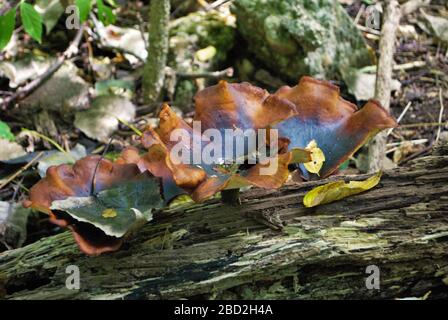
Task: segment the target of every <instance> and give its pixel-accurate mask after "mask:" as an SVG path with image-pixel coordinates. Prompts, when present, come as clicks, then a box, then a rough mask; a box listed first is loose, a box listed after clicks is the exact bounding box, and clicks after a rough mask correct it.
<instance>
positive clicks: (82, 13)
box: [75, 0, 92, 23]
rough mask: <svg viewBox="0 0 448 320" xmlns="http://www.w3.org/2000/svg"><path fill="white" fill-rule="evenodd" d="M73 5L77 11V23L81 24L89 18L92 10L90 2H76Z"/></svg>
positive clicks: (79, 0) (78, 0)
mask: <svg viewBox="0 0 448 320" xmlns="http://www.w3.org/2000/svg"><path fill="white" fill-rule="evenodd" d="M75 4H76V7H77V8H78V10H79V21H80V22H81V23H83V22H84V21H86V20H87V18H88V17H89V13H90V10H92V0H76V1H75Z"/></svg>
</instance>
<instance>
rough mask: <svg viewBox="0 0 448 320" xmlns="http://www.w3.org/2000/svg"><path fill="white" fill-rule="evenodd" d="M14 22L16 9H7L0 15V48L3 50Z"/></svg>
mask: <svg viewBox="0 0 448 320" xmlns="http://www.w3.org/2000/svg"><path fill="white" fill-rule="evenodd" d="M15 24H16V9H15V8H13V9H11V10H9V11H8V12H7V13H5V14H4V15H2V16H0V50H3V48H5V47H6V46H7V45H8V43H9V40H10V39H11V37H12V34H13V32H14V26H15Z"/></svg>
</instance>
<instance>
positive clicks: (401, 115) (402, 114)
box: [386, 101, 412, 137]
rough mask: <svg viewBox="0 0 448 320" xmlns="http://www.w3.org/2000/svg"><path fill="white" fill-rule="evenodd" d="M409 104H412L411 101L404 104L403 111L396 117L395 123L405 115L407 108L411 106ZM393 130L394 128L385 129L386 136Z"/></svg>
mask: <svg viewBox="0 0 448 320" xmlns="http://www.w3.org/2000/svg"><path fill="white" fill-rule="evenodd" d="M411 105H412V102H411V101H409V102H408V104H407V105H406V107H404V110H403V112H401V114H400V116H399V117H398V119H397V123H400V121H401V119H403V117H404V115H405V114H406V112H407V111H408V110H409V108H410V107H411ZM393 130H394V128H390V129H389V130H388V131H387V134H386V137H387V136H389V135H390V134H391V133H392V131H393Z"/></svg>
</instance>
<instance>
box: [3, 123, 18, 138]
mask: <svg viewBox="0 0 448 320" xmlns="http://www.w3.org/2000/svg"><path fill="white" fill-rule="evenodd" d="M0 138H3V139H6V140H9V141H14V140H15V137H14V135H13V134H12V133H11V129H10V128H9V126H8V125H7V124H6V123H4V122H3V121H1V120H0Z"/></svg>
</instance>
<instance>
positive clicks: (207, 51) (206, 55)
mask: <svg viewBox="0 0 448 320" xmlns="http://www.w3.org/2000/svg"><path fill="white" fill-rule="evenodd" d="M216 53H217V51H216V48H215V47H214V46H208V47H206V48H204V49H200V50H198V51H196V59H198V60H199V61H201V62H206V61H208V60H210V59H212V58H213V57H214V56H215V55H216Z"/></svg>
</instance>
